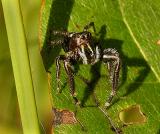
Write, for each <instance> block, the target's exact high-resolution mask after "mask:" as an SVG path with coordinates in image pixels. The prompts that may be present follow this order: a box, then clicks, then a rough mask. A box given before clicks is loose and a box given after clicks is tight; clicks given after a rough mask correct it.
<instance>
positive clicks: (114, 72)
mask: <svg viewBox="0 0 160 134" xmlns="http://www.w3.org/2000/svg"><path fill="white" fill-rule="evenodd" d="M103 61H104V63H106V64H107V67H108V70H109V75H110V81H111V84H112V91H111V93H110V96H109V97H108V100H107V102H106V103H105V106H106V107H108V106H109V105H110V104H111V101H112V99H113V97H114V96H115V94H116V91H117V87H118V80H119V72H120V57H119V53H118V52H117V51H116V50H115V49H112V48H108V49H105V50H104V51H103Z"/></svg>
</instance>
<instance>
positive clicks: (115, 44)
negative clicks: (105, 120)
mask: <svg viewBox="0 0 160 134" xmlns="http://www.w3.org/2000/svg"><path fill="white" fill-rule="evenodd" d="M106 33H107V31H106V25H103V26H102V27H101V29H100V32H99V34H100V38H99V39H98V40H99V41H98V42H99V44H100V47H101V48H102V50H104V49H105V48H115V49H116V50H117V51H118V52H119V54H120V58H121V61H122V69H121V73H122V75H121V80H120V85H119V88H121V87H122V86H123V85H124V84H125V83H126V80H127V76H128V66H129V67H143V69H141V70H140V71H139V72H138V73H137V75H136V73H135V78H134V82H133V83H130V84H128V85H127V87H126V92H125V93H124V94H123V95H122V96H121V97H126V96H128V95H129V94H131V93H133V92H134V91H136V90H137V89H138V88H139V87H140V86H141V85H142V83H143V81H144V80H145V78H146V77H147V76H148V74H149V72H150V67H149V65H148V64H147V62H146V61H145V60H144V59H142V58H129V57H128V56H126V55H125V54H124V52H123V51H122V44H123V41H122V40H117V39H105V36H106ZM100 68H101V62H100V63H98V64H95V65H93V66H92V67H91V70H90V72H91V80H90V82H89V83H88V84H87V86H86V88H85V91H84V97H83V98H82V100H81V103H82V106H84V105H85V103H86V101H87V100H88V98H89V97H90V96H91V95H93V97H94V99H96V97H95V93H94V89H95V87H96V84H97V83H98V81H99V79H100V77H101V75H100ZM106 69H107V67H106ZM106 99H107V98H106ZM119 100H120V98H118V99H116V100H115V99H113V102H112V104H111V105H113V104H114V103H116V102H118V101H119ZM95 102H96V104H97V102H98V100H95ZM111 105H110V106H111ZM85 107H88V106H86V105H85Z"/></svg>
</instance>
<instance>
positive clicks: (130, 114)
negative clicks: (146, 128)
mask: <svg viewBox="0 0 160 134" xmlns="http://www.w3.org/2000/svg"><path fill="white" fill-rule="evenodd" d="M119 119H120V120H121V121H122V122H123V123H124V124H125V125H132V124H142V123H145V122H146V121H147V119H146V116H145V114H144V113H143V112H142V111H141V107H140V105H132V106H130V107H128V108H126V109H123V110H122V111H120V112H119Z"/></svg>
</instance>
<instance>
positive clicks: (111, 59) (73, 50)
mask: <svg viewBox="0 0 160 134" xmlns="http://www.w3.org/2000/svg"><path fill="white" fill-rule="evenodd" d="M91 26H92V27H93V29H94V31H95V27H94V23H93V22H91V23H90V24H89V25H86V26H85V27H84V30H83V32H71V33H69V32H59V31H54V32H53V34H54V35H63V36H64V40H59V41H52V42H51V43H52V45H56V44H57V45H58V44H61V45H62V47H63V49H64V51H65V53H66V54H65V55H59V56H58V57H57V58H56V79H57V89H58V91H59V92H60V61H63V64H64V68H65V70H66V73H67V75H68V79H69V86H70V93H71V95H72V96H73V98H74V101H75V103H76V104H78V103H79V101H78V99H77V98H76V94H75V84H74V74H73V63H75V62H78V63H81V62H82V63H83V64H91V65H93V64H95V63H97V62H98V61H99V60H101V61H103V62H104V63H105V64H106V66H107V68H108V70H109V75H110V81H111V84H112V91H111V94H110V96H109V98H108V100H107V102H106V103H105V106H106V107H108V106H109V105H110V103H111V101H112V99H113V97H114V95H115V94H116V90H117V86H118V79H119V71H120V58H119V53H118V52H117V51H116V50H115V49H112V48H108V49H104V50H103V51H102V50H101V49H100V48H99V46H98V45H94V42H93V39H92V34H91V33H90V32H88V29H89V28H90V27H91Z"/></svg>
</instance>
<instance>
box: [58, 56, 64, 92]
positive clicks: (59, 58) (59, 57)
mask: <svg viewBox="0 0 160 134" xmlns="http://www.w3.org/2000/svg"><path fill="white" fill-rule="evenodd" d="M64 59H65V56H64V55H60V56H58V57H56V81H57V91H58V93H61V86H60V83H61V80H60V69H61V64H60V61H64Z"/></svg>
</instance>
